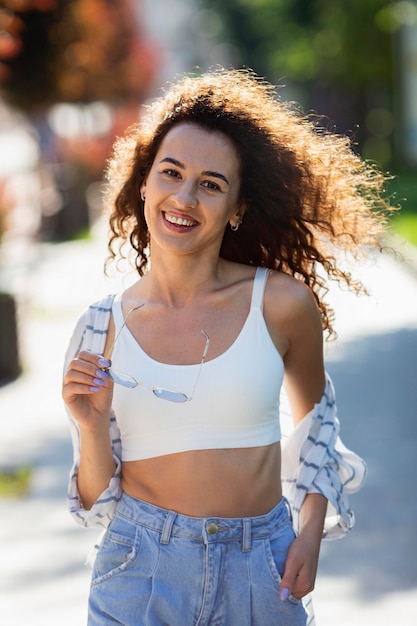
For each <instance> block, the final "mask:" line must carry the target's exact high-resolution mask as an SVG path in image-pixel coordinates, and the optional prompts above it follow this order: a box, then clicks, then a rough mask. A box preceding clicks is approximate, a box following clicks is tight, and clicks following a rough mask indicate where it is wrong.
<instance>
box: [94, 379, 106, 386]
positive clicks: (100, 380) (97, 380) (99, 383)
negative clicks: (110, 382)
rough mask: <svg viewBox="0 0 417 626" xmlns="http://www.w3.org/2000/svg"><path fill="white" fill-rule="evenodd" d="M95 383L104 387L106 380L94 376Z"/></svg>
mask: <svg viewBox="0 0 417 626" xmlns="http://www.w3.org/2000/svg"><path fill="white" fill-rule="evenodd" d="M93 383H94V384H95V385H98V386H99V387H104V385H105V384H106V383H105V381H104V380H102V379H101V378H93Z"/></svg>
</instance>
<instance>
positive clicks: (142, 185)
mask: <svg viewBox="0 0 417 626" xmlns="http://www.w3.org/2000/svg"><path fill="white" fill-rule="evenodd" d="M139 191H140V195H141V197H142V198H144V197H145V196H146V180H144V181H143V183H142V184H141V186H140V189H139Z"/></svg>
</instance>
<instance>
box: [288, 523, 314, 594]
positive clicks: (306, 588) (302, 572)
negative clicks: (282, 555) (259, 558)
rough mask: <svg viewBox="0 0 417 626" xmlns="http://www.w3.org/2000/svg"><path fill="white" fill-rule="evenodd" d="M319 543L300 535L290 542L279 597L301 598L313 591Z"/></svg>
mask: <svg viewBox="0 0 417 626" xmlns="http://www.w3.org/2000/svg"><path fill="white" fill-rule="evenodd" d="M319 551H320V543H318V544H317V541H315V540H313V539H312V538H311V537H303V536H302V535H300V536H299V537H297V538H296V539H294V541H293V542H292V544H291V546H290V549H289V551H288V555H287V561H286V563H285V572H284V576H283V577H282V581H281V585H280V589H279V595H280V598H281V600H284V601H285V600H287V599H288V597H289V596H290V595H293V596H294V597H295V598H302V597H304V596H305V595H307V594H308V593H310V591H313V589H314V583H315V580H316V573H317V566H318V561H319Z"/></svg>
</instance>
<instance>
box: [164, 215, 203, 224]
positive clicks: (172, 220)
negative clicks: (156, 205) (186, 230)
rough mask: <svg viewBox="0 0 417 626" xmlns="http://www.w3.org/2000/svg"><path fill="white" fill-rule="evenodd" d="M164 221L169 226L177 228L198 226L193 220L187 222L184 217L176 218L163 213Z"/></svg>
mask: <svg viewBox="0 0 417 626" xmlns="http://www.w3.org/2000/svg"><path fill="white" fill-rule="evenodd" d="M165 219H166V220H167V222H170V224H177V226H195V225H196V224H198V222H196V221H195V220H187V219H185V218H184V217H177V216H176V215H168V214H167V213H165Z"/></svg>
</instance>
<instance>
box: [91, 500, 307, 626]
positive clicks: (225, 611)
mask: <svg viewBox="0 0 417 626" xmlns="http://www.w3.org/2000/svg"><path fill="white" fill-rule="evenodd" d="M294 537H295V536H294V531H293V528H292V525H291V520H290V517H289V512H288V507H287V503H286V501H285V500H281V502H280V503H279V504H278V505H277V506H276V507H275V508H274V509H272V511H270V512H269V513H267V514H266V515H261V516H259V517H252V518H219V517H210V518H198V517H188V516H185V515H180V514H177V513H175V512H173V511H167V510H165V509H161V508H159V507H157V506H154V505H152V504H148V503H146V502H142V501H141V500H137V499H136V498H132V497H131V496H128V495H126V494H124V495H123V496H122V499H121V500H120V502H119V504H118V507H117V511H116V515H115V517H114V519H113V521H112V522H111V524H110V526H109V528H108V530H107V532H106V534H105V536H104V539H103V542H102V544H101V547H100V550H99V553H98V555H97V558H96V561H95V564H94V569H93V573H92V583H91V591H90V599H89V619H88V626H107V625H110V624H122V625H123V626H275V625H276V626H305V625H306V620H307V615H306V612H305V609H304V606H303V604H302V602H301V601H300V600H297V599H295V598H293V597H292V596H290V599H289V600H287V601H286V602H282V601H281V600H280V598H279V595H278V588H279V584H280V581H281V576H282V575H283V572H284V567H285V560H286V556H287V552H288V548H289V546H290V544H291V542H292V541H293V540H294Z"/></svg>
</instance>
